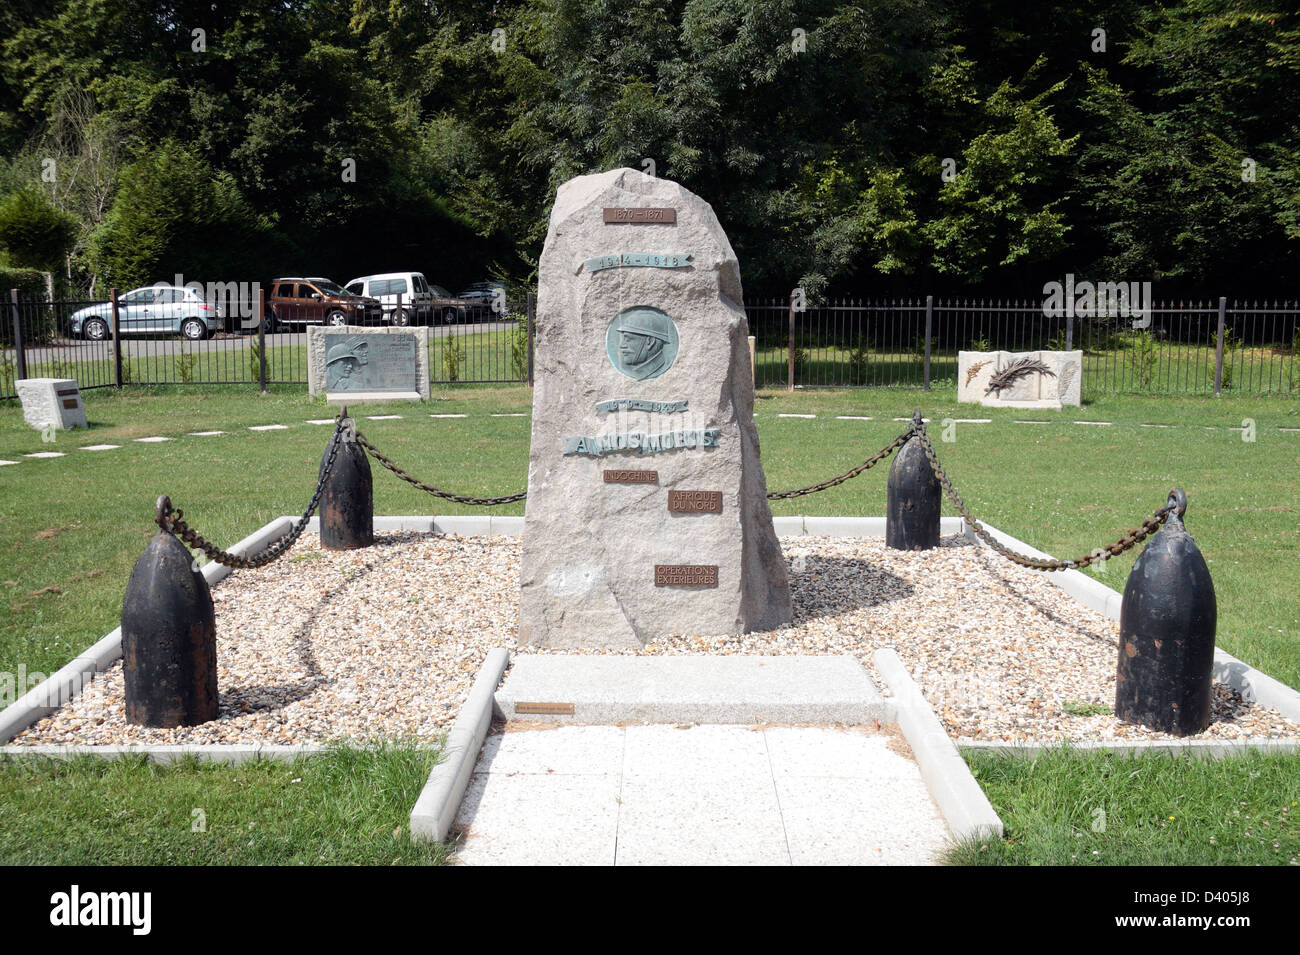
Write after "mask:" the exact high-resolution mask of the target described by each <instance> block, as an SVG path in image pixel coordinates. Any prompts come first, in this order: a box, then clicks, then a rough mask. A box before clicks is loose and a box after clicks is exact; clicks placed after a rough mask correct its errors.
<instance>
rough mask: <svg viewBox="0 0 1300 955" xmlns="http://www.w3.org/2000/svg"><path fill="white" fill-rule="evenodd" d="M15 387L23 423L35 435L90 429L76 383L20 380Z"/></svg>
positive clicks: (50, 380)
mask: <svg viewBox="0 0 1300 955" xmlns="http://www.w3.org/2000/svg"><path fill="white" fill-rule="evenodd" d="M16 387H17V390H18V397H19V399H20V400H21V401H22V403H23V420H24V421H26V422H27V423H28V424H29V425H31V426H32V427H33V428H35V429H36V430H37V431H47V430H54V431H68V430H70V429H72V428H89V427H90V425H89V424H88V423H87V421H86V406H85V405H83V404H82V403H81V389H80V388H78V387H77V379H75V378H20V379H19V380H18V382H17V383H16Z"/></svg>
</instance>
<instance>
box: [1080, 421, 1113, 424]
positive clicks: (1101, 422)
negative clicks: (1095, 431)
mask: <svg viewBox="0 0 1300 955" xmlns="http://www.w3.org/2000/svg"><path fill="white" fill-rule="evenodd" d="M1075 424H1097V425H1109V424H1110V422H1109V421H1076V422H1075Z"/></svg>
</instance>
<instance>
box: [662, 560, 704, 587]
mask: <svg viewBox="0 0 1300 955" xmlns="http://www.w3.org/2000/svg"><path fill="white" fill-rule="evenodd" d="M655 586H656V587H716V586H718V565H717V564H655Z"/></svg>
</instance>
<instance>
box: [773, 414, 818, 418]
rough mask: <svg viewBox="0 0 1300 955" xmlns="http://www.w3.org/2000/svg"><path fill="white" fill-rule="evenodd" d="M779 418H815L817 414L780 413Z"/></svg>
mask: <svg viewBox="0 0 1300 955" xmlns="http://www.w3.org/2000/svg"><path fill="white" fill-rule="evenodd" d="M777 417H778V418H815V417H817V416H816V415H815V414H778V415H777Z"/></svg>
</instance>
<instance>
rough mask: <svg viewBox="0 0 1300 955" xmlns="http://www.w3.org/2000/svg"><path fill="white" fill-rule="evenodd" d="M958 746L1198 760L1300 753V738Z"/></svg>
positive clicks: (1004, 752) (1023, 753) (1003, 752)
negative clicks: (1256, 754) (1157, 756)
mask: <svg viewBox="0 0 1300 955" xmlns="http://www.w3.org/2000/svg"><path fill="white" fill-rule="evenodd" d="M957 748H958V749H964V750H972V751H978V752H985V753H996V754H997V755H998V756H1014V757H1030V756H1039V755H1041V754H1043V753H1048V752H1052V751H1053V750H1058V749H1070V750H1073V751H1075V752H1082V753H1116V754H1118V755H1122V756H1135V755H1138V754H1142V753H1162V754H1164V755H1167V756H1194V757H1196V758H1197V759H1231V758H1234V757H1237V756H1245V755H1246V754H1247V753H1250V752H1260V753H1297V752H1300V740H1295V739H1261V740H1217V739H1194V740H1188V741H1187V742H1185V743H1173V742H1169V741H1167V740H1145V739H1142V740H1134V741H1133V742H1131V743H1123V742H1121V743H1115V742H1111V741H1109V740H1079V741H1076V742H1070V743H958V744H957Z"/></svg>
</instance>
